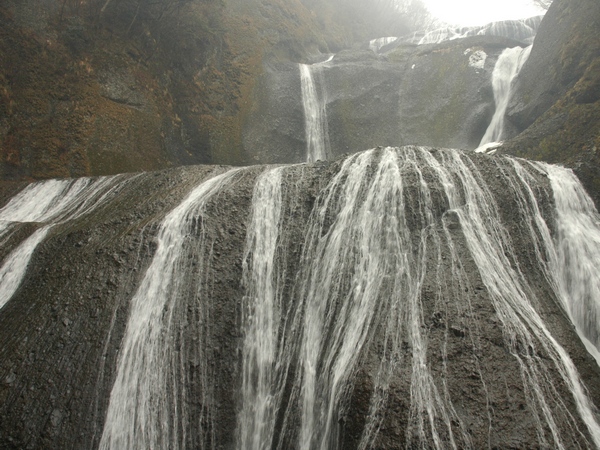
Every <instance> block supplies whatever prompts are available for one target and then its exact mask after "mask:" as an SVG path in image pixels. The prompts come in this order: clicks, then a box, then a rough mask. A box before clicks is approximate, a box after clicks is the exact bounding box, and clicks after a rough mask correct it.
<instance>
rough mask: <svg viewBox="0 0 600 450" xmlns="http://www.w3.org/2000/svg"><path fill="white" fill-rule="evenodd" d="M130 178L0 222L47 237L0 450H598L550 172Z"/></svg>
mask: <svg viewBox="0 0 600 450" xmlns="http://www.w3.org/2000/svg"><path fill="white" fill-rule="evenodd" d="M129 179H130V178H124V179H121V178H118V179H116V180H114V181H109V179H99V180H98V181H96V182H103V183H104V184H103V185H102V186H103V187H102V188H101V189H99V190H98V191H94V192H96V194H93V195H89V196H88V195H83V194H77V195H76V196H75V197H76V198H79V199H80V200H81V199H87V200H83V201H80V200H78V201H77V202H75V203H72V205H79V206H73V207H72V208H70V209H69V208H67V209H60V211H62V212H61V213H60V214H58V215H55V216H52V217H54V219H52V218H49V217H45V218H44V219H43V221H42V216H41V215H40V216H39V217H38V218H37V219H35V218H34V217H33V216H27V215H26V214H25V212H24V211H25V210H26V209H27V208H24V209H23V208H22V207H19V208H17V209H20V210H21V211H22V212H23V213H22V214H23V215H22V217H23V218H25V217H29V219H26V220H39V221H42V225H39V226H38V227H37V229H38V230H41V229H43V227H44V226H46V225H51V224H53V223H55V221H56V225H54V226H53V228H52V229H51V232H50V233H48V235H47V236H46V237H45V238H42V239H40V240H39V244H38V246H37V250H36V255H37V256H38V257H36V258H33V260H32V261H31V262H30V264H29V265H27V266H26V271H25V272H26V275H27V276H25V277H24V278H23V282H22V283H21V285H20V286H19V287H18V288H17V289H16V290H15V291H14V293H13V294H12V296H11V299H10V301H9V302H8V303H7V304H6V305H5V307H4V308H3V309H2V311H1V313H0V381H1V383H0V395H1V396H2V397H1V398H2V400H3V401H2V402H0V417H1V418H2V420H1V421H0V447H3V448H4V447H6V448H27V447H28V446H30V447H45V448H101V449H103V450H107V449H114V450H117V449H118V450H121V449H148V448H155V449H162V448H172V449H184V448H194V449H199V448H202V449H219V448H238V449H290V448H296V449H327V450H329V449H372V448H384V449H385V448H435V449H445V448H453V449H463V448H472V449H477V448H486V447H489V448H507V447H512V448H600V424H599V415H598V409H597V408H598V404H597V402H598V398H600V368H599V366H598V364H597V363H596V361H595V360H594V359H593V357H592V356H590V354H589V353H588V352H587V351H586V349H585V347H584V346H583V345H582V344H581V342H580V340H579V338H578V335H577V333H580V334H581V337H582V339H583V340H585V342H587V345H588V348H589V349H590V352H591V353H594V352H596V354H597V350H598V346H599V343H598V329H599V328H598V317H599V313H598V310H599V306H600V298H599V292H600V289H599V288H598V275H597V273H596V272H597V271H596V270H594V269H595V268H597V267H598V258H599V256H598V248H599V246H600V239H599V236H600V221H599V216H598V213H597V211H596V210H595V208H594V206H593V203H592V202H591V200H590V198H589V197H588V196H587V195H586V194H585V192H584V191H583V188H582V187H581V185H580V183H579V182H578V180H577V179H576V178H575V176H574V175H573V173H572V172H571V171H570V170H567V169H564V168H561V167H557V166H552V165H548V164H544V163H537V162H535V163H534V162H528V161H525V160H521V159H515V158H508V157H502V156H489V155H480V154H473V153H463V152H460V151H458V150H448V149H432V148H427V147H416V146H409V147H404V148H381V147H378V148H376V149H372V150H368V151H365V152H361V153H357V154H352V155H349V156H345V157H343V158H340V159H337V160H334V161H323V162H319V163H315V164H297V165H293V166H253V167H246V168H237V169H226V168H222V167H216V168H202V167H190V168H180V169H173V170H168V171H163V172H160V173H150V174H141V175H138V176H137V177H136V178H135V179H136V181H135V182H131V183H128V182H127V180H129ZM86 180H87V179H86ZM102 180H104V181H102ZM69 183H71V184H72V183H73V181H70V182H69ZM82 183H86V185H88V183H89V186H90V187H91V186H92V185H94V183H92V182H91V181H89V180H87V181H82ZM49 186H50V187H51V186H54V185H53V184H49ZM98 186H100V185H98ZM30 189H33V190H38V191H39V192H38V193H37V194H35V196H39V195H41V192H43V191H44V190H43V189H39V185H32V187H31V188H30ZM49 190H50V189H49ZM149 190H153V191H152V194H151V195H149V197H152V196H155V197H156V199H155V200H152V201H149V202H143V203H142V202H140V198H141V195H147V193H148V192H149ZM117 191H118V192H117ZM27 192H28V191H23V192H22V194H18V195H17V196H15V197H14V198H13V201H12V202H9V203H8V204H7V206H6V207H5V208H4V209H2V210H0V214H4V213H6V211H9V210H11V209H13V208H15V207H16V205H18V204H22V205H26V204H28V203H29V202H28V201H24V200H23V199H25V198H26V197H27V196H28V195H30V194H28V193H27ZM31 192H33V191H31ZM67 192H68V191H64V192H63V194H57V195H56V196H54V195H52V196H49V197H48V198H50V197H55V198H54V200H48V201H42V200H41V199H43V198H44V197H43V196H42V197H38V198H39V199H40V200H39V201H40V204H48V205H50V204H56V205H58V204H60V202H61V199H65V200H66V199H67V197H68V194H67ZM82 192H83V191H82ZM117 193H118V194H119V195H117ZM113 194H114V195H113ZM35 196H34V197H35ZM32 198H33V197H32ZM19 199H21V200H19ZM121 202H123V203H122V204H121ZM137 203H140V205H138V204H137ZM100 206H101V208H100ZM98 210H101V211H102V213H101V214H100V213H98V214H97V211H98ZM67 211H70V212H67ZM94 211H95V212H94ZM80 213H81V214H80ZM6 214H8V213H6ZM11 214H12V213H11ZM27 214H29V213H27ZM53 214H54V213H53ZM6 217H8V216H6ZM12 217H18V215H17V214H14V215H13V216H12ZM59 218H60V219H59ZM67 219H68V221H67V222H65V221H66V220H67ZM61 221H62V222H61ZM65 224H68V226H66V225H65ZM134 224H135V225H134ZM26 226H28V227H31V226H32V225H31V224H28V225H26ZM8 228H10V230H9V231H7V233H6V234H5V235H4V239H8V240H10V242H11V244H10V245H11V246H12V247H14V248H17V247H18V246H19V245H18V244H15V243H14V242H13V241H14V240H17V239H22V240H24V241H25V240H26V239H27V236H30V235H31V231H30V230H29V228H21V226H20V225H18V224H16V223H12V224H11V225H10V226H9V227H8ZM8 228H7V229H8ZM19 230H21V231H19ZM113 230H116V231H113ZM26 232H27V234H26ZM23 236H25V238H24V237H23ZM123 246H124V247H125V248H123ZM82 251H83V252H84V256H78V255H79V254H80V252H82ZM7 253H10V252H7ZM5 259H6V256H5ZM54 261H56V263H55V262H54ZM71 261H73V263H71ZM71 264H73V265H71ZM120 283H123V286H120V285H119V284H120ZM40 292H43V293H44V295H43V296H41V295H40ZM23 311H25V313H23ZM23 314H27V318H28V319H27V320H23V319H22V317H24V316H23ZM40 318H44V321H40ZM573 324H574V326H573ZM99 372H101V373H99ZM54 373H56V374H59V375H53V376H54V377H61V376H62V375H60V374H63V373H64V374H66V375H64V376H62V378H60V379H61V384H60V385H58V384H56V385H55V384H52V381H49V380H52V378H51V377H50V375H48V374H54ZM30 380H31V381H30ZM23 393H26V394H23ZM23 424H26V426H23Z"/></svg>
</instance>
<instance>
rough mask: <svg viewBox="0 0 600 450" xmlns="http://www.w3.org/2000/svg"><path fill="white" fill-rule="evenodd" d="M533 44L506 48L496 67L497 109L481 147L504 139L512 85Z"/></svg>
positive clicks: (495, 89)
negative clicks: (505, 119) (505, 117)
mask: <svg viewBox="0 0 600 450" xmlns="http://www.w3.org/2000/svg"><path fill="white" fill-rule="evenodd" d="M530 52H531V46H529V47H526V48H525V49H523V48H521V47H513V48H507V49H505V50H504V51H503V52H502V54H501V55H500V57H499V58H498V61H497V62H496V66H495V67H494V72H493V73H492V86H493V89H494V101H495V103H496V111H495V112H494V116H493V117H492V121H491V122H490V124H489V125H488V128H487V130H486V131H485V134H484V135H483V138H481V142H480V143H479V147H480V148H483V147H484V146H485V145H486V144H490V143H492V142H499V141H501V140H502V137H503V131H504V115H505V113H506V108H507V107H508V102H509V101H510V94H511V85H512V82H513V80H514V79H515V77H516V76H517V75H518V73H519V71H520V70H521V68H522V67H523V64H525V61H527V58H528V57H529V53H530Z"/></svg>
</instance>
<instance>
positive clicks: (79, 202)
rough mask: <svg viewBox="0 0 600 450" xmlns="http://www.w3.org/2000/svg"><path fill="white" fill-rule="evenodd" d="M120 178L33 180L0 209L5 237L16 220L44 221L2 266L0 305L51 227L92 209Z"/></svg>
mask: <svg viewBox="0 0 600 450" xmlns="http://www.w3.org/2000/svg"><path fill="white" fill-rule="evenodd" d="M117 179H118V177H101V178H97V179H92V178H80V179H77V180H49V181H42V182H39V183H32V184H30V185H29V186H27V187H26V188H25V189H23V191H21V192H20V193H18V194H17V195H16V196H15V197H13V198H12V199H11V200H10V202H9V203H8V204H7V205H6V206H5V207H4V208H2V209H1V210H0V237H6V236H7V235H8V234H9V233H10V231H11V230H12V229H13V226H14V225H15V224H16V223H23V222H34V223H39V224H41V227H40V228H38V229H37V230H36V231H35V232H34V233H33V234H32V235H31V236H29V237H28V238H27V239H25V240H24V241H23V242H22V243H21V244H20V245H19V246H17V247H16V248H15V249H14V250H13V251H12V252H11V253H10V254H9V255H8V256H7V257H6V258H5V260H4V261H3V263H2V266H1V267H0V308H2V307H3V306H4V305H5V304H6V303H7V302H8V301H9V300H10V298H11V297H12V296H13V294H14V293H15V292H16V290H17V289H18V288H19V286H20V285H21V282H22V280H23V277H24V276H25V272H26V270H27V265H28V264H29V261H30V259H31V257H32V255H33V253H34V251H35V249H36V248H37V246H38V245H39V244H40V243H41V242H42V241H43V240H44V238H45V237H46V235H47V234H48V232H49V231H50V230H51V229H52V227H54V226H56V225H57V224H59V223H63V222H66V221H69V220H74V219H76V218H78V217H81V216H82V215H84V214H88V213H90V212H91V211H92V210H93V209H95V208H96V207H98V206H99V205H100V204H102V202H103V201H104V200H106V199H107V198H108V197H109V195H110V193H111V192H112V191H113V190H114V189H115V188H116V187H117V183H116V180H117Z"/></svg>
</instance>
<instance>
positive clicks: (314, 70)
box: [299, 55, 333, 162]
mask: <svg viewBox="0 0 600 450" xmlns="http://www.w3.org/2000/svg"><path fill="white" fill-rule="evenodd" d="M332 59H333V55H332V56H330V57H329V59H327V60H326V61H323V62H320V63H316V64H310V65H309V64H299V68H300V82H301V88H302V106H303V108H304V121H305V125H304V130H305V136H306V161H307V162H314V161H318V160H326V159H327V156H328V153H329V137H328V132H327V111H326V104H327V98H326V95H325V94H326V92H325V87H324V86H323V85H322V83H320V80H321V78H322V70H323V66H324V65H325V64H327V63H328V62H329V61H331V60H332Z"/></svg>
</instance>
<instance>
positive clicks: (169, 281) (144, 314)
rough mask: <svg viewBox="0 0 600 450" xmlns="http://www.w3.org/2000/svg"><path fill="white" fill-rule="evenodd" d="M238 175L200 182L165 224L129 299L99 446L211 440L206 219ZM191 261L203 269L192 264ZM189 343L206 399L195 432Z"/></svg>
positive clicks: (146, 446)
mask: <svg viewBox="0 0 600 450" xmlns="http://www.w3.org/2000/svg"><path fill="white" fill-rule="evenodd" d="M237 171H238V170H235V169H234V170H230V171H229V172H225V173H224V174H221V175H218V176H215V177H213V178H210V179H209V180H207V181H205V182H204V183H202V184H200V185H199V186H198V187H197V188H196V189H194V190H193V191H192V192H191V193H190V194H189V195H188V197H187V198H186V199H185V200H184V201H183V202H182V203H181V204H180V205H179V206H178V207H177V208H175V209H174V210H173V211H172V212H171V213H169V214H168V215H167V217H165V219H164V220H163V221H162V224H161V228H160V232H159V235H158V247H157V250H156V254H155V255H154V258H153V259H152V263H151V264H150V267H149V268H148V270H147V272H146V275H145V276H144V278H143V280H142V283H141V285H140V286H139V288H138V290H137V292H136V293H135V295H134V297H133V299H132V300H131V312H130V319H129V322H128V324H127V329H126V331H125V337H124V339H123V344H122V350H121V354H120V357H119V362H118V369H117V378H116V380H115V383H114V386H113V388H112V392H111V396H110V403H109V407H108V412H107V416H106V423H105V425H104V431H103V433H102V439H101V441H100V448H101V449H140V450H142V449H151V448H152V449H154V448H156V449H159V448H171V449H177V448H184V447H186V443H187V442H188V441H187V439H188V437H187V436H186V434H187V433H188V432H189V431H193V432H194V434H195V436H194V438H192V442H194V439H200V447H202V448H204V446H205V445H206V444H207V443H209V442H211V441H212V440H213V439H212V438H211V433H212V432H213V430H212V428H213V424H212V421H213V420H214V419H213V417H212V411H211V391H212V384H213V383H214V382H215V379H214V375H213V374H210V368H209V367H208V361H207V358H205V354H204V352H205V348H204V347H205V345H206V344H207V342H205V341H204V340H203V333H202V330H203V328H204V327H208V326H209V323H208V322H209V320H210V319H209V317H207V316H206V314H204V312H205V311H206V307H205V305H206V303H207V302H208V295H207V292H206V291H207V283H206V273H207V270H208V269H207V267H205V264H207V262H208V260H209V259H210V252H211V248H210V247H211V244H210V242H206V240H205V237H204V232H205V231H204V224H203V220H204V217H203V214H204V208H205V206H206V203H207V202H208V201H209V200H210V199H211V198H212V197H213V196H214V195H216V194H217V193H218V192H219V189H220V188H221V187H222V186H223V185H224V184H226V183H227V182H229V181H231V179H232V178H233V176H234V175H235V174H236V172H237ZM192 236H198V242H197V244H196V245H191V241H192V239H191V238H192ZM192 257H194V258H195V260H196V261H198V264H197V265H196V264H192V265H190V264H189V262H188V261H187V260H188V259H191V258H192ZM188 301H191V302H197V303H198V305H199V308H198V315H197V316H195V317H189V319H184V320H183V321H182V315H181V314H182V312H183V313H184V314H187V312H188V304H187V302H188ZM182 308H183V311H181V310H182ZM190 310H191V307H190ZM187 320H190V321H191V320H194V321H195V322H196V323H193V324H191V326H192V327H194V330H197V331H198V334H196V336H195V340H194V342H193V343H187V342H184V341H183V340H182V337H183V330H184V328H185V326H186V325H187ZM196 327H198V328H196ZM187 345H190V346H193V347H194V348H192V349H191V351H192V352H198V354H197V356H198V358H199V359H200V361H199V364H198V366H197V367H198V370H199V371H200V372H201V373H200V375H199V383H200V384H201V387H200V389H201V392H202V394H203V396H205V397H206V398H203V400H205V402H204V405H203V409H202V412H201V415H200V419H199V421H198V422H197V423H196V424H195V428H194V429H193V430H189V428H188V425H189V424H188V420H189V417H188V411H187V405H186V403H187V399H186V390H187V389H188V383H189V381H190V379H189V378H187V377H186V374H185V371H184V370H183V369H184V366H185V363H184V361H183V359H182V357H183V355H184V354H186V352H185V351H184V350H185V347H186V346H187ZM211 375H212V376H211ZM209 377H210V378H209ZM212 447H216V445H215V444H214V443H213V444H212Z"/></svg>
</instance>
